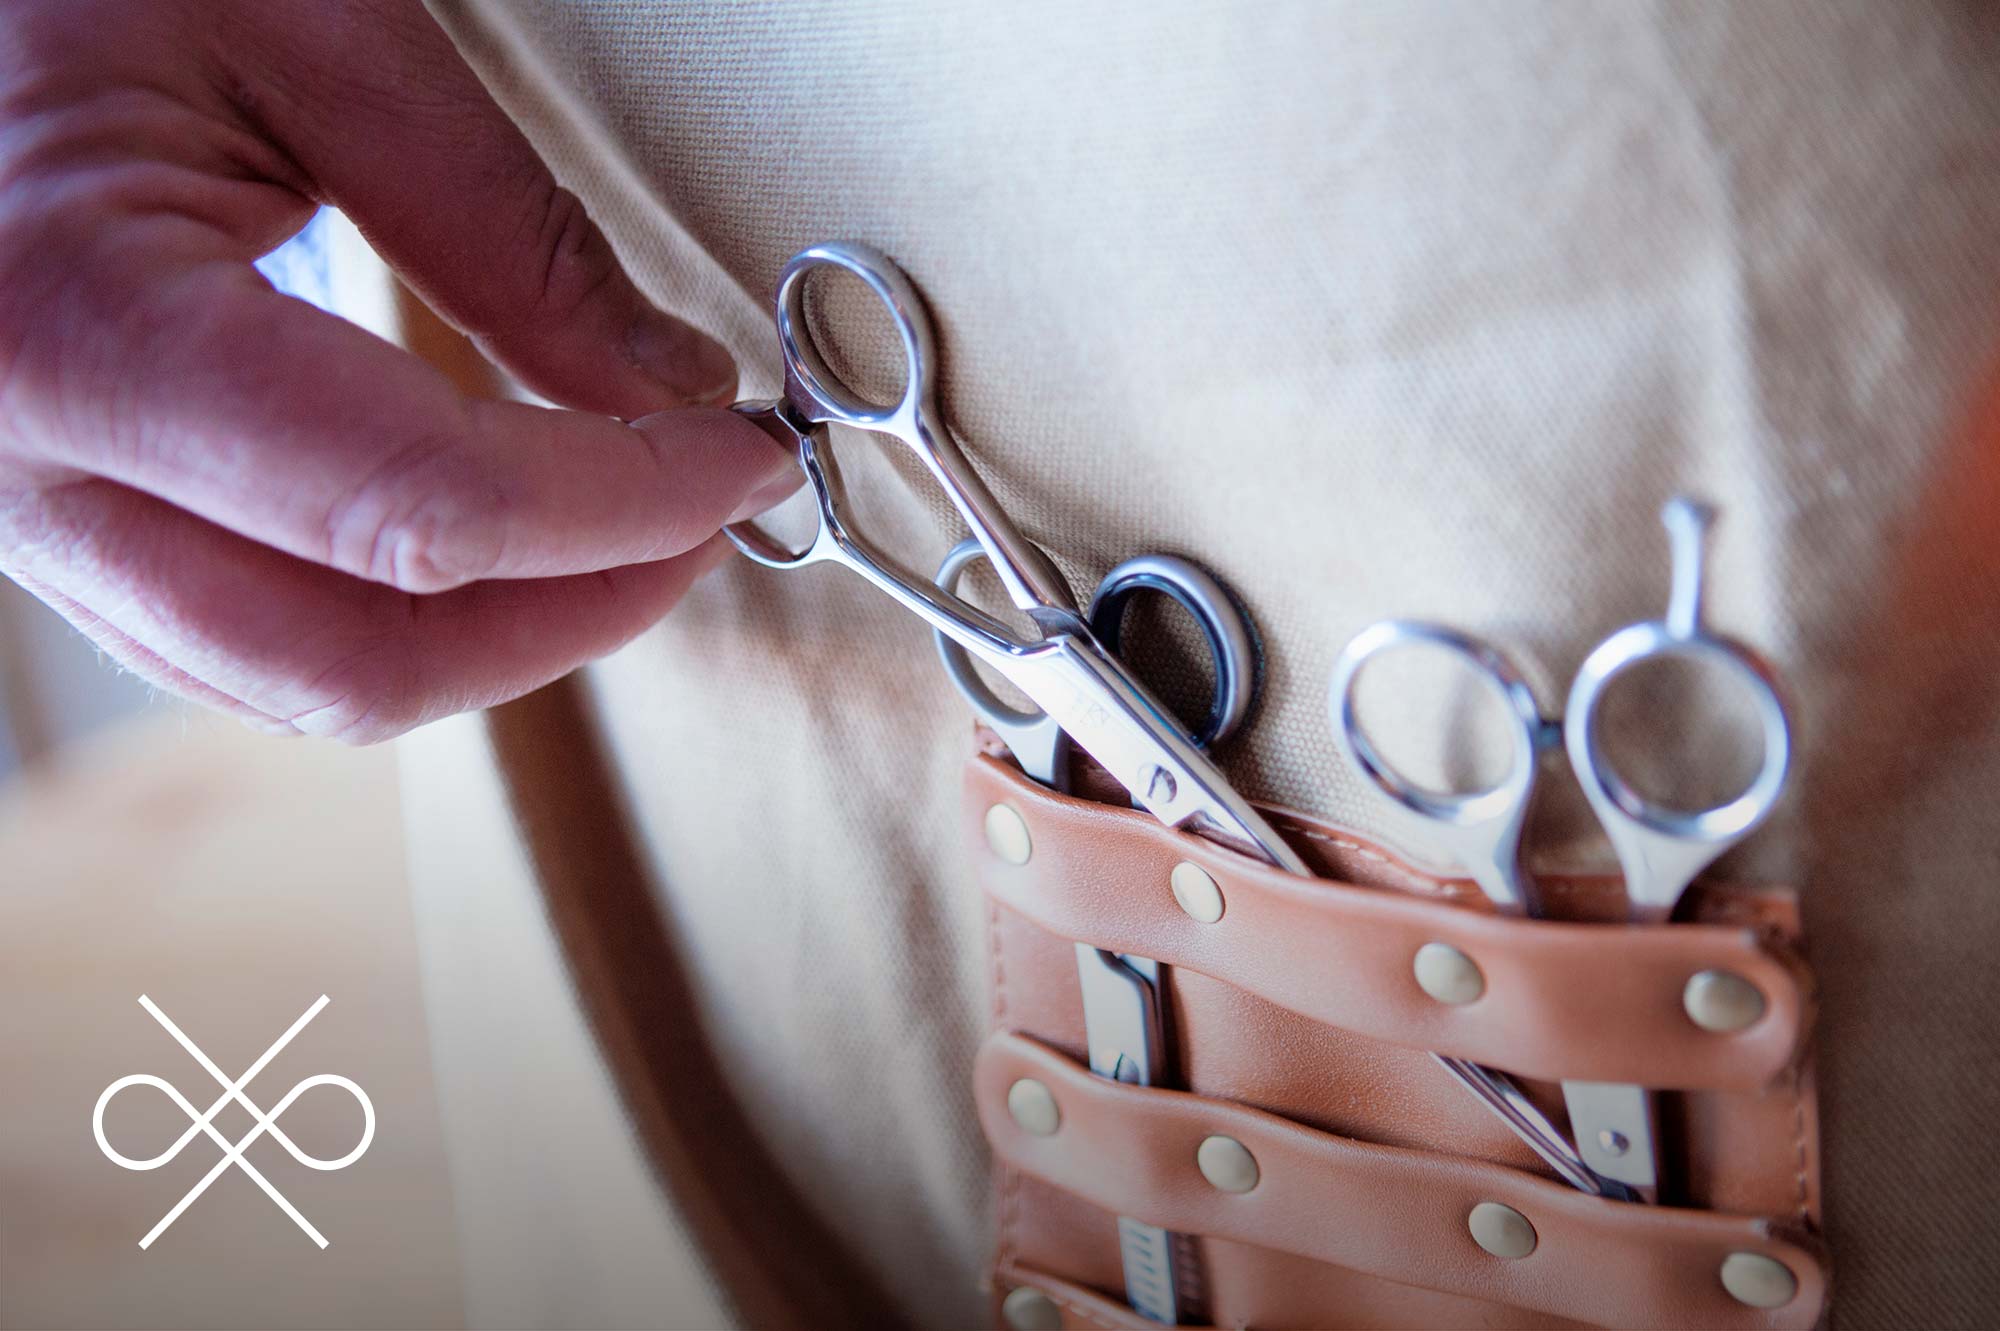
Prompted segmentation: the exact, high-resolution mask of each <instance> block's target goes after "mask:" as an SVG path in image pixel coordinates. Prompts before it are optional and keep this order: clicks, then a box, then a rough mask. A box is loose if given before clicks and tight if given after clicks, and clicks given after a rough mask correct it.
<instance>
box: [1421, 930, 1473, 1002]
mask: <svg viewBox="0 0 2000 1331" xmlns="http://www.w3.org/2000/svg"><path fill="white" fill-rule="evenodd" d="M1410 969H1411V970H1413V971H1414V972H1416V976H1417V987H1418V988H1420V989H1422V990H1423V991H1424V992H1425V993H1427V994H1429V995H1430V996H1431V997H1432V998H1435V999H1436V1000H1437V1001H1438V1002H1440V1003H1450V1004H1452V1005H1453V1006H1457V1005H1458V1004H1460V1003H1470V1002H1471V1001H1472V1000H1473V999H1475V998H1477V997H1479V996H1480V995H1481V994H1483V993H1485V992H1486V977H1485V976H1484V975H1483V974H1481V973H1480V970H1479V966H1478V963H1476V962H1474V961H1473V959H1472V958H1471V957H1468V956H1466V955H1465V953H1463V952H1461V951H1459V950H1458V949H1457V948H1455V947H1453V946H1452V945H1451V944H1450V943H1425V944H1424V945H1423V946H1422V947H1420V948H1418V949H1417V958H1416V961H1415V962H1414V963H1412V965H1411V967H1410Z"/></svg>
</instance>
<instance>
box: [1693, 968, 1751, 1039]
mask: <svg viewBox="0 0 2000 1331" xmlns="http://www.w3.org/2000/svg"><path fill="white" fill-rule="evenodd" d="M1681 1006H1682V1007H1684V1008H1686V1009H1687V1014H1688V1020H1689V1021H1692V1022H1693V1023H1694V1024H1695V1025H1697V1026H1699V1027H1701V1028H1702V1029H1703V1030H1705V1031H1714V1032H1716V1033H1717V1034H1719V1035H1728V1034H1730V1033H1731V1032H1733V1031H1740V1030H1742V1029H1743V1028H1744V1027H1746V1026H1749V1025H1751V1024H1753V1023H1754V1022H1755V1021H1756V1020H1757V1018H1759V1017H1761V1016H1763V1015H1764V995H1763V994H1762V993H1761V992H1760V991H1759V990H1758V988H1757V986H1756V985H1754V984H1752V983H1750V981H1748V980H1746V979H1744V978H1743V977H1742V976H1741V975H1737V974H1735V973H1733V972H1731V971H1697V972H1696V973H1695V974H1694V975H1692V976H1690V977H1688V982H1687V988H1685V989H1683V990H1681Z"/></svg>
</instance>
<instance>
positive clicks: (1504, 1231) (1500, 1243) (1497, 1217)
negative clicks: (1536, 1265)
mask: <svg viewBox="0 0 2000 1331" xmlns="http://www.w3.org/2000/svg"><path fill="white" fill-rule="evenodd" d="M1465 1227H1466V1228H1467V1229H1469V1230H1471V1231H1472V1241H1473V1242H1474V1243H1477V1244H1478V1245H1479V1246H1480V1247H1482V1248H1484V1249H1486V1251H1488V1252H1490V1253H1492V1254H1493V1255H1494V1256H1495V1257H1507V1258H1514V1257H1526V1256H1527V1255H1528V1254H1529V1253H1531V1252H1533V1251H1534V1250H1535V1244H1536V1242H1537V1239H1536V1235H1535V1227H1534V1226H1533V1225H1531V1224H1529V1223H1528V1217H1526V1216H1524V1215H1522V1214H1521V1213H1520V1212H1519V1211H1516V1210H1515V1209H1514V1208H1513V1207H1511V1206H1502V1205H1501V1204H1500V1203H1499V1202H1481V1203H1479V1205H1477V1206H1475V1207H1473V1208H1472V1211H1471V1213H1470V1214H1468V1215H1467V1216H1466V1217H1465Z"/></svg>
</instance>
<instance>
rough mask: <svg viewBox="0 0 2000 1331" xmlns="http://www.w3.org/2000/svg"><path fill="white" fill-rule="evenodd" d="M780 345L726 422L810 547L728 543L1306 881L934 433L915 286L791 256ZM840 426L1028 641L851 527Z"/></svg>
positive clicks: (1152, 799)
mask: <svg viewBox="0 0 2000 1331" xmlns="http://www.w3.org/2000/svg"><path fill="white" fill-rule="evenodd" d="M816 269H833V270H838V271H844V272H847V273H849V274H851V275H853V276H855V277H858V278H859V279H861V281H862V282H863V283H865V284H866V285H867V286H868V288H869V289H870V290H871V291H872V292H873V293H874V294H875V296H876V297H877V298H878V299H879V300H880V301H881V302H882V303H883V305H884V306H886V307H887V310H888V312H889V315H890V317H891V319H892V320H893V322H894V324H895V327H896V331H897V336H898V339H899V340H900V342H901V345H902V352H903V359H904V362H905V365H906V368H907V378H906V380H905V382H904V388H903V393H902V395H901V396H900V397H899V398H898V399H897V400H896V401H895V402H894V403H874V402H868V401H866V400H864V399H862V398H861V397H859V396H858V395H857V394H855V393H854V392H853V391H852V390H851V389H850V388H849V387H848V386H847V385H845V384H843V383H841V382H840V380H839V377H838V376H837V375H835V374H834V373H833V371H832V370H831V369H830V368H829V367H828V365H827V363H826V359H825V357H824V356H823V355H822V354H821V352H820V349H819V347H818V345H817V344H816V343H815V342H814V341H813V338H812V333H811V330H810V328H809V327H808V325H807V322H806V316H805V282H806V279H807V277H808V276H809V275H810V274H811V273H812V272H813V271H814V270H816ZM775 310H776V317H777V330H778V345H779V349H780V351H781V352H782V354H783V358H784V364H785V392H784V396H783V397H781V398H778V399H776V400H773V401H766V402H745V403H739V404H737V406H736V407H735V410H736V411H738V412H739V413H741V414H743V415H744V416H746V417H747V418H748V419H750V420H751V421H752V422H754V423H755V424H757V425H758V426H759V428H761V429H763V430H764V431H765V433H766V434H768V435H770V436H771V437H772V438H773V439H775V440H777V441H778V442H779V443H780V444H782V445H784V446H785V447H787V448H789V449H792V450H794V452H795V455H796V457H797V458H798V462H799V468H800V470H801V471H802V472H803V473H804V475H805V478H806V484H807V487H808V489H809V491H810V493H811V495H812V498H813V501H814V504H815V508H816V510H817V516H818V525H817V527H816V529H815V531H814V533H813V536H812V539H811V541H810V542H809V543H807V544H806V545H805V546H804V547H803V548H801V549H792V548H790V547H788V546H786V545H785V544H783V543H782V542H780V541H778V540H777V539H775V538H774V537H772V536H771V535H770V534H769V533H767V532H765V531H764V530H763V529H762V528H760V527H758V526H757V525H756V524H755V523H753V522H745V523H735V524H732V525H730V526H729V527H727V528H725V529H724V531H725V532H726V534H727V535H728V536H729V539H730V540H731V541H732V542H733V543H734V544H735V546H736V548H737V549H738V550H739V551H741V552H742V553H743V554H744V555H745V556H746V557H748V558H749V559H751V560H753V561H755V562H756V563H758V564H761V565H763V566H764V567H766V568H770V569H776V570H780V571H793V570H797V569H801V568H806V567H810V566H811V565H814V564H820V563H834V564H840V565H843V566H845V567H847V568H848V569H851V570H852V571H854V572H855V573H857V574H859V575H860V576H861V577H862V578H863V579H865V580H866V581H867V582H868V583H869V584H870V585H872V586H874V587H875V588H876V589H877V590H879V591H881V592H882V593H883V594H884V595H886V596H888V597H889V598H890V599H892V600H894V601H895V602H896V603H897V604H898V605H901V606H902V607H903V608H904V609H905V610H907V611H909V612H910V613H911V614H913V615H915V616H916V617H917V618H918V619H920V620H922V621H923V622H924V623H925V624H926V625H928V626H929V627H930V628H931V629H932V630H933V632H935V633H937V634H939V635H941V636H942V637H944V638H945V639H948V640H949V641H951V642H952V643H954V644H956V645H957V646H958V647H959V648H961V649H963V651H964V652H965V653H966V654H967V655H968V656H969V657H970V658H971V659H972V660H974V661H977V662H978V663H979V664H981V665H983V666H985V667H986V668H987V669H989V670H991V671H993V672H994V673H995V674H997V675H998V676H1000V677H1001V678H1002V679H1005V680H1006V681H1007V682H1008V683H1009V684H1011V685H1012V686H1013V687H1015V688H1016V689H1019V690H1020V691H1021V692H1022V693H1023V694H1025V695H1027V697H1028V698H1029V699H1030V700H1031V701H1033V703H1034V704H1035V706H1036V707H1038V708H1039V709H1040V710H1041V712H1042V713H1043V714H1044V715H1046V716H1047V717H1048V718H1049V719H1050V721H1051V722H1052V724H1053V726H1054V727H1055V729H1056V730H1059V731H1060V732H1061V733H1062V734H1063V735H1064V736H1066V737H1067V742H1069V743H1073V744H1075V745H1076V746H1077V747H1078V748H1080V749H1082V750H1083V751H1084V752H1085V753H1088V754H1089V755H1090V756H1091V757H1092V758H1093V759H1095V760H1096V761H1097V763H1098V765H1099V766H1101V767H1102V768H1103V769H1104V770H1105V771H1106V772H1107V773H1109V774H1110V775H1111V776H1112V778H1113V779H1115V780H1116V781H1118V782H1119V783H1120V784H1121V785H1122V786H1124V787H1125V789H1126V791H1127V792H1128V793H1129V794H1130V796H1131V798H1132V800H1133V802H1134V803H1135V804H1137V805H1138V806H1139V807H1141V808H1143V809H1145V810H1146V811H1147V812H1148V813H1150V814H1152V815H1153V817H1155V818H1157V819H1158V820H1159V821H1160V822H1162V823H1164V824H1166V825H1167V826H1169V827H1174V828H1180V829H1184V830H1188V831H1192V832H1196V833H1198V834H1200V835H1202V836H1206V837H1208V838H1209V839H1211V840H1213V841H1216V842H1218V843H1219V844H1221V845H1224V846H1227V847H1229V848H1230V849H1232V850H1235V851H1237V852H1238V853H1240V854H1243V855H1246V856H1249V857H1250V858H1252V859H1255V860H1258V861H1260V862H1262V863H1265V864H1270V865H1273V866H1275V867H1277V868H1280V869H1283V870H1284V871H1286V872H1287V873H1292V874H1296V875H1298V876H1299V877H1302V878H1310V877H1311V876H1312V871H1311V869H1310V868H1308V867H1307V865H1306V863H1305V861H1304V860H1303V859H1301V858H1300V857H1299V855H1298V852H1297V851H1295V850H1293V849H1292V848H1291V847H1290V846H1289V845H1288V844H1286V842H1285V840H1284V839H1283V838H1282V837H1280V836H1279V835H1278V833H1277V832H1276V830H1275V829H1273V828H1272V827H1271V825H1270V823H1269V822H1267V821H1266V820H1265V818H1264V817H1263V815H1262V814H1260V813H1258V812H1257V811H1256V809H1254V808H1253V807H1252V806H1251V805H1250V803H1249V801H1247V800H1245V799H1244V798H1243V796H1242V795H1241V794H1239V793H1238V792H1237V791H1236V790H1235V789H1234V787H1232V786H1231V785H1230V784H1229V782H1228V780H1227V779H1226V778H1225V777H1224V776H1223V775H1222V773H1221V772H1220V771H1219V770H1218V769H1217V768H1216V767H1215V765H1214V764H1213V763H1211V762H1210V761H1209V759H1208V757H1207V756H1206V755H1205V754H1204V753H1203V752H1202V751H1201V747H1200V746H1199V745H1198V744H1196V743H1195V742H1194V737H1193V736H1191V735H1189V734H1187V733H1186V732H1185V731H1184V730H1183V729H1182V728H1181V726H1180V723H1179V722H1178V721H1177V720H1176V719H1175V718H1174V717H1173V714H1172V713H1171V712H1170V711H1169V710H1168V709H1167V708H1166V707H1165V706H1164V705H1163V704H1161V703H1160V702H1159V701H1158V700H1157V699H1156V698H1155V697H1154V696H1153V694H1152V693H1151V691H1149V690H1148V689H1147V688H1146V687H1145V686H1144V685H1143V684H1141V683H1140V682H1139V680H1138V679H1137V678H1136V677H1135V676H1134V675H1133V674H1132V673H1131V672H1130V671H1129V670H1127V669H1126V668H1125V666H1124V665H1123V664H1122V663H1120V662H1119V660H1118V659H1117V657H1116V656H1115V654H1114V653H1113V652H1112V651H1110V650H1109V649H1108V648H1107V647H1106V646H1105V645H1104V643H1103V642H1102V641H1101V640H1100V639H1099V637H1098V635H1097V634H1096V633H1094V632H1093V631H1092V630H1091V628H1090V626H1089V624H1088V623H1087V622H1086V620H1085V617H1084V614H1083V612H1082V611H1081V610H1079V609H1078V607H1077V605H1076V601H1075V598H1074V595H1073V593H1072V592H1071V590H1070V588H1069V586H1068V584H1067V583H1066V582H1065V581H1064V580H1063V577H1062V575H1061V574H1060V573H1059V572H1058V571H1057V570H1056V568H1055V566H1054V565H1053V564H1052V563H1051V562H1050V561H1049V559H1048V557H1047V556H1046V555H1045V554H1043V553H1042V551H1041V550H1040V549H1039V548H1038V547H1037V546H1035V545H1034V544H1033V543H1032V542H1030V541H1029V540H1028V539H1027V538H1026V537H1025V536H1023V535H1022V534H1021V532H1020V530H1019V528H1017V527H1016V526H1015V525H1014V523H1013V521H1012V520H1011V519H1010V518H1009V517H1008V516H1007V514H1006V513H1005V512H1004V511H1003V510H1002V509H1001V507H1000V505H999V503H998V502H997V501H996V500H995V499H994V497H993V495H992V493H991V491H989V490H988V489H987V487H986V484H985V482H983V481H982V480H981V479H980V477H979V474H978V473H977V472H976V471H974V470H973V469H972V466H971V464H970V463H969V462H968V461H967V460H966V458H965V455H964V453H963V451H962V450H961V449H960V448H959V446H958V444H957V442H956V441H955V440H954V439H953V438H952V436H951V434H950V432H949V431H948V430H947V429H946V428H945V424H944V417H943V412H942V411H941V410H940V407H939V404H938V387H937V369H936V361H937V342H936V338H935V335H934V334H933V333H932V330H931V324H930V319H929V316H928V315H927V314H926V313H925V310H924V306H923V301H922V299H921V298H920V297H919V296H918V294H917V291H916V288H915V286H913V285H912V284H911V282H910V280H909V279H908V278H907V277H906V276H904V274H903V272H902V271H901V270H900V269H899V268H897V267H896V265H895V264H894V263H892V262H891V261H890V260H889V259H888V258H887V256H885V255H883V254H881V253H880V252H879V251H877V250H875V249H873V248H871V247H869V246H866V245H860V244H856V243H851V242H836V243H828V244H821V245H814V246H812V247H810V248H808V249H805V250H803V251H801V252H800V253H798V254H797V255H794V256H793V257H792V259H791V260H790V261H789V262H788V263H786V265H785V267H784V270H783V272H782V273H781V274H780V276H779V279H778V289H777V294H776V301H775ZM831 424H838V425H844V426H849V427H852V428H855V429H859V430H864V431H868V432H870V433H874V434H879V435H885V436H887V437H889V438H891V439H894V440H895V441H897V442H898V443H900V444H901V445H903V446H904V447H905V448H907V449H909V450H910V452H911V453H913V454H914V455H915V456H916V458H917V459H918V461H920V462H921V463H922V464H923V466H924V468H925V469H926V470H927V471H928V472H929V473H930V475H931V476H932V478H933V479H935V480H936V481H937V483H938V485H939V486H940V488H942V489H943V491H944V493H945V495H946V497H947V498H948V499H949V501H950V502H951V505H952V507H953V508H954V509H956V510H957V512H958V514H959V516H960V517H961V518H962V519H964V521H965V524H966V526H967V527H968V528H970V530H971V532H972V537H971V539H972V540H974V541H975V542H977V543H978V545H979V548H980V550H981V551H982V553H983V554H984V555H985V557H986V559H987V561H988V562H989V563H990V564H991V565H992V567H993V571H994V573H995V574H996V575H997V576H998V577H999V579H1000V584H1001V586H1002V588H1004V589H1005V591H1006V593H1007V597H1008V599H1009V600H1010V601H1011V602H1012V603H1013V604H1014V606H1015V607H1016V608H1017V609H1019V610H1021V611H1022V612H1023V613H1024V614H1025V615H1026V616H1027V619H1028V621H1029V624H1030V626H1031V627H1032V629H1033V630H1034V631H1033V633H1032V634H1021V633H1017V632H1015V631H1014V630H1013V629H1012V628H1010V627H1009V626H1008V625H1006V624H1004V623H1002V622H1001V621H1000V620H998V619H995V618H994V617H993V616H991V615H988V614H986V613H985V612H984V611H981V610H979V609H978V608H976V607H974V606H972V605H971V604H969V603H967V602H966V601H965V600H963V599H962V598H960V597H959V596H958V595H956V594H955V593H953V592H950V591H947V590H945V589H944V588H942V587H940V586H938V585H937V584H936V583H935V582H933V581H931V580H930V579H927V578H922V577H919V576H917V575H915V574H912V573H911V572H909V571H908V570H907V569H905V568H903V567H901V566H899V565H898V564H897V563H896V562H895V561H894V560H893V559H891V558H890V557H888V556H887V555H885V554H884V553H882V552H881V551H880V550H878V549H876V548H875V547H874V546H873V545H872V544H871V543H870V542H869V541H868V540H867V539H866V538H865V537H864V536H862V535H861V534H860V533H859V532H858V531H856V530H855V527H854V525H853V522H852V521H851V519H850V517H849V508H848V503H847V498H846V494H845V492H844V490H843V488H842V485H841V481H840V472H839V469H838V467H837V465H836V464H835V461H834V457H833V454H832V450H831V448H830V447H829V445H828V434H827V429H826V427H827V426H828V425H831ZM1440 1061H1441V1062H1442V1063H1443V1064H1444V1066H1445V1067H1446V1068H1447V1069H1449V1070H1450V1071H1451V1072H1452V1073H1453V1075H1454V1076H1456V1077H1457V1078H1458V1079H1459V1080H1460V1081H1461V1082H1463V1083H1464V1084H1465V1085H1466V1086H1467V1087H1468V1088H1469V1089H1471V1090H1472V1091H1473V1093H1474V1094H1476V1095H1478V1096H1479V1098H1480V1099H1481V1100H1482V1101H1483V1102H1484V1103H1485V1104H1486V1105H1487V1106H1488V1107H1489V1108H1491V1109H1492V1110H1493V1111H1494V1112H1495V1113H1497V1114H1498V1115H1499V1116H1500V1117H1501V1118H1502V1119H1503V1120H1504V1121H1505V1122H1506V1123H1507V1124H1508V1126H1509V1127H1510V1128H1511V1129H1512V1130H1513V1131H1514V1132H1515V1133H1516V1134H1517V1135H1519V1136H1520V1137H1521V1138H1522V1139H1523V1140H1524V1141H1526V1142H1527V1143H1528V1144H1529V1145H1530V1146H1531V1147H1532V1148H1533V1149H1534V1150H1535V1151H1536V1153H1537V1154H1539V1155H1540V1156H1541V1157H1542V1158H1543V1159H1544V1160H1546V1161H1547V1162H1549V1164H1550V1165H1551V1166H1552V1167H1554V1168H1555V1169H1556V1170H1557V1172H1558V1173H1559V1174H1561V1175H1562V1176H1563V1177H1564V1178H1565V1179H1567V1180H1569V1181H1570V1182H1571V1183H1573V1184H1575V1185H1576V1186H1578V1187H1582V1188H1586V1189H1588V1190H1591V1191H1602V1180H1599V1179H1597V1178H1596V1176H1595V1175H1593V1174H1592V1173H1591V1172H1590V1171H1589V1170H1587V1169H1585V1168H1584V1167H1583V1166H1582V1162H1581V1160H1580V1159H1579V1158H1578V1157H1577V1155H1576V1152H1575V1150H1574V1149H1573V1148H1572V1147H1571V1146H1570V1145H1569V1143H1568V1140H1567V1139H1566V1138H1565V1137H1564V1136H1563V1134H1562V1133H1561V1132H1560V1131H1559V1130H1557V1129H1556V1128H1555V1127H1554V1125H1553V1124H1551V1123H1549V1121H1548V1120H1547V1119H1546V1118H1545V1117H1543V1116H1542V1115H1541V1114H1540V1112H1539V1111H1538V1110H1536V1109H1535V1107H1534V1106H1533V1104H1532V1103H1531V1102H1529V1100H1528V1099H1527V1097H1526V1096H1525V1095H1523V1094H1522V1093H1521V1092H1520V1089H1519V1088H1518V1087H1516V1086H1514V1085H1513V1084H1512V1083H1511V1082H1510V1081H1508V1080H1507V1079H1506V1078H1504V1077H1502V1076H1500V1075H1499V1074H1497V1073H1492V1072H1489V1071H1487V1070H1486V1069H1482V1068H1479V1067H1476V1066H1475V1065H1472V1064H1469V1063H1465V1062H1463V1061H1462V1060H1457V1059H1444V1058H1441V1059H1440Z"/></svg>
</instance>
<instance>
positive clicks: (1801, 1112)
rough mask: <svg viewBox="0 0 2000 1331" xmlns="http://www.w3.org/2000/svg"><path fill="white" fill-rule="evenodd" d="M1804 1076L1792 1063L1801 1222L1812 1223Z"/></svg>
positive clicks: (1794, 1133) (1793, 1138)
mask: <svg viewBox="0 0 2000 1331" xmlns="http://www.w3.org/2000/svg"><path fill="white" fill-rule="evenodd" d="M1803 1082H1804V1078H1803V1077H1802V1076H1801V1075H1800V1073H1799V1065H1798V1064H1797V1063H1794V1064H1792V1149H1793V1150H1794V1151H1796V1152H1797V1154H1798V1161H1799V1173H1798V1179H1799V1223H1800V1224H1801V1225H1804V1224H1808V1223H1810V1220H1809V1215H1810V1211H1809V1209H1808V1207H1807V1202H1808V1201H1809V1200H1810V1194H1809V1193H1808V1191H1807V1188H1806V1168H1807V1160H1806V1097H1805V1087H1804V1086H1803V1084H1802V1083H1803Z"/></svg>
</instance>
